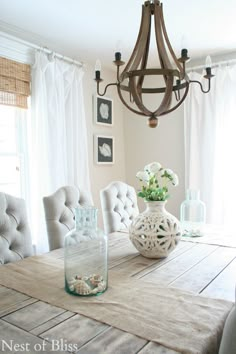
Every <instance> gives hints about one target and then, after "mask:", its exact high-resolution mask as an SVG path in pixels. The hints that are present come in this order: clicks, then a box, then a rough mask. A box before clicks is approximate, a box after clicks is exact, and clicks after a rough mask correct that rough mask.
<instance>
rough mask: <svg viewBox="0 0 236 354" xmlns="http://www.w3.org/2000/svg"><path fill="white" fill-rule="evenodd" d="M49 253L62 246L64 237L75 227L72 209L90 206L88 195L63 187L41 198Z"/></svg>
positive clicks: (73, 188) (74, 188)
mask: <svg viewBox="0 0 236 354" xmlns="http://www.w3.org/2000/svg"><path fill="white" fill-rule="evenodd" d="M43 205H44V213H45V219H46V226H47V234H48V243H49V249H50V251H52V250H54V249H56V248H61V247H63V246H64V237H65V235H66V234H67V233H68V231H70V230H72V229H73V228H74V226H75V216H74V208H76V207H77V206H91V205H92V200H91V198H90V194H89V193H87V192H85V191H82V190H80V189H78V188H76V187H74V186H63V187H61V188H59V189H58V190H57V191H56V192H55V193H53V194H52V195H49V196H45V197H44V198H43Z"/></svg>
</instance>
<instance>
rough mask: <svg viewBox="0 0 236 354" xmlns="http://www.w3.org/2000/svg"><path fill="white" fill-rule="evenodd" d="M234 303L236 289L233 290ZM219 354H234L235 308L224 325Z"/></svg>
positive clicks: (235, 344) (235, 346) (235, 336)
mask: <svg viewBox="0 0 236 354" xmlns="http://www.w3.org/2000/svg"><path fill="white" fill-rule="evenodd" d="M235 302H236V289H235ZM219 354H236V306H235V304H234V307H233V308H232V310H231V311H230V313H229V315H228V317H227V319H226V321H225V325H224V330H223V335H222V339H221V343H220V350H219Z"/></svg>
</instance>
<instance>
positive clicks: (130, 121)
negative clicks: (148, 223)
mask: <svg viewBox="0 0 236 354" xmlns="http://www.w3.org/2000/svg"><path fill="white" fill-rule="evenodd" d="M154 100H155V96H154V95H149V97H148V99H146V102H147V103H148V104H150V105H153V102H154ZM124 126H125V143H126V177H127V182H128V183H129V184H131V185H133V186H135V187H136V188H139V187H140V183H139V181H138V180H137V179H136V177H135V175H136V173H137V171H139V170H142V169H143V167H144V166H145V165H146V164H148V163H150V162H153V161H158V162H160V163H161V164H162V165H163V166H164V167H167V168H170V169H172V170H173V171H174V172H176V173H177V174H178V177H179V181H180V183H179V186H178V187H173V188H172V187H170V194H171V198H170V199H169V200H168V204H167V210H168V211H169V212H171V213H173V214H174V215H175V216H177V217H179V208H180V204H181V202H182V200H183V199H184V110H183V105H182V106H180V107H179V108H178V109H177V110H176V111H174V112H172V113H170V114H168V115H166V116H163V117H161V118H160V119H159V126H158V127H157V128H149V127H148V126H147V119H146V118H145V117H143V116H138V115H135V114H134V113H132V112H130V111H128V110H125V113H124ZM139 207H140V209H144V208H145V204H144V202H143V200H142V199H140V198H139Z"/></svg>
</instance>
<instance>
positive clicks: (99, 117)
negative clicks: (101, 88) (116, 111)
mask: <svg viewBox="0 0 236 354" xmlns="http://www.w3.org/2000/svg"><path fill="white" fill-rule="evenodd" d="M94 120H95V123H97V124H102V125H107V126H112V125H113V120H114V119H113V100H112V99H111V98H108V97H101V96H98V95H94Z"/></svg>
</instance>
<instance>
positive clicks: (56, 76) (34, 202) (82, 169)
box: [30, 51, 90, 252]
mask: <svg viewBox="0 0 236 354" xmlns="http://www.w3.org/2000/svg"><path fill="white" fill-rule="evenodd" d="M82 77H83V68H80V67H78V66H77V65H74V64H70V63H67V62H65V61H63V60H60V59H58V58H53V59H52V58H50V60H49V58H48V55H47V54H45V53H44V52H41V51H37V52H36V56H35V64H34V67H33V69H32V120H31V127H30V131H31V143H32V145H31V149H30V152H31V154H30V161H31V181H32V183H31V206H32V211H31V224H32V233H33V236H34V241H35V242H36V248H37V252H45V251H47V250H48V243H47V233H46V228H45V222H44V212H43V203H42V198H43V196H46V195H49V194H51V193H53V192H55V191H56V189H57V188H59V187H61V186H63V185H74V186H77V187H79V188H81V189H84V190H86V191H88V192H89V193H90V178H89V169H88V152H87V129H86V121H85V112H84V102H83V88H82Z"/></svg>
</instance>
